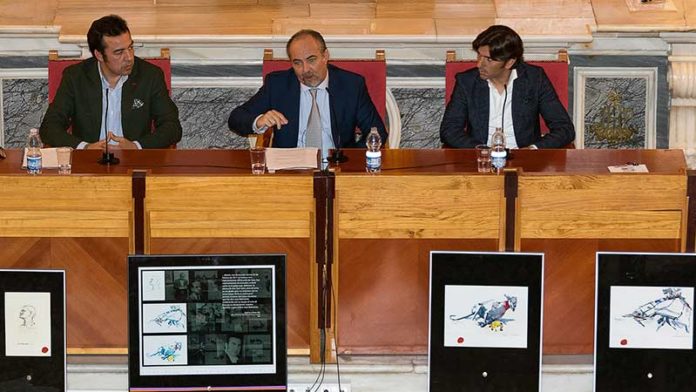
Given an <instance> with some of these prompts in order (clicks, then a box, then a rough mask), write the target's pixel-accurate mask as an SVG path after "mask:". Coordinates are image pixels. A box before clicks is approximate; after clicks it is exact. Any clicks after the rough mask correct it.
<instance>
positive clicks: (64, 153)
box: [56, 147, 72, 174]
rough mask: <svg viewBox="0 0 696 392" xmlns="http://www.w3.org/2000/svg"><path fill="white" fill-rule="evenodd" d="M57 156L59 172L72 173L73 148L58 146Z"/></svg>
mask: <svg viewBox="0 0 696 392" xmlns="http://www.w3.org/2000/svg"><path fill="white" fill-rule="evenodd" d="M56 156H57V157H58V174H70V172H71V171H72V148H70V147H58V148H56Z"/></svg>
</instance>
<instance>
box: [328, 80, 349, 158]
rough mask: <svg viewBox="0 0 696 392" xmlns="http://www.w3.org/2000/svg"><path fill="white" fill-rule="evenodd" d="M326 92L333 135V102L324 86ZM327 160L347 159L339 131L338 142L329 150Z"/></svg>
mask: <svg viewBox="0 0 696 392" xmlns="http://www.w3.org/2000/svg"><path fill="white" fill-rule="evenodd" d="M326 93H327V94H329V110H330V111H331V135H332V136H333V130H334V129H336V127H334V121H336V115H335V113H334V107H333V103H332V102H331V92H330V91H329V88H328V87H327V88H326ZM328 161H329V162H330V163H344V162H347V161H348V157H347V156H346V155H345V154H343V150H342V149H341V133H340V131H339V133H338V144H337V145H336V148H334V149H333V150H332V151H331V154H329V156H328Z"/></svg>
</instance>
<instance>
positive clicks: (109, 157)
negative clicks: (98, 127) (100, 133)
mask: <svg viewBox="0 0 696 392" xmlns="http://www.w3.org/2000/svg"><path fill="white" fill-rule="evenodd" d="M104 93H105V94H106V110H105V111H104V139H106V147H105V148H104V152H102V157H101V159H99V160H98V161H97V162H99V163H100V164H102V165H118V163H119V162H120V160H119V159H118V158H116V157H115V156H114V153H113V152H109V131H108V129H109V127H108V125H109V124H108V122H107V116H108V115H109V88H108V87H107V88H106V90H105V91H104Z"/></svg>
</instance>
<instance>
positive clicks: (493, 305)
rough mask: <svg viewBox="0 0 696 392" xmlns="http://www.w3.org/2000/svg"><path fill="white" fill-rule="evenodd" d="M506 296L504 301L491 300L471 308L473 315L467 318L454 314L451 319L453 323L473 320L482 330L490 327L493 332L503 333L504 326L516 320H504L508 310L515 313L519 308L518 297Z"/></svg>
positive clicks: (466, 316) (468, 315)
mask: <svg viewBox="0 0 696 392" xmlns="http://www.w3.org/2000/svg"><path fill="white" fill-rule="evenodd" d="M504 296H505V299H504V300H502V301H495V300H492V299H489V300H487V301H482V302H478V303H477V304H476V305H474V306H473V307H472V308H471V313H469V314H467V315H465V316H457V315H455V314H452V315H450V316H449V318H450V320H452V321H459V320H465V319H466V320H472V321H474V322H476V323H477V324H478V325H479V327H481V328H483V327H485V326H488V327H489V328H490V329H491V330H492V331H496V332H498V331H502V330H503V326H504V325H506V324H507V323H508V322H509V321H513V320H514V319H511V318H503V316H504V315H505V313H507V311H508V309H512V311H513V312H514V311H515V309H516V308H517V297H515V296H509V295H507V294H504Z"/></svg>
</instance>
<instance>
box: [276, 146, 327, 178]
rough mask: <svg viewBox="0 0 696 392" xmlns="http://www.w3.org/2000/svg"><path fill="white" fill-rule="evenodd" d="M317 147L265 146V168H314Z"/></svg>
mask: <svg viewBox="0 0 696 392" xmlns="http://www.w3.org/2000/svg"><path fill="white" fill-rule="evenodd" d="M318 151H319V149H317V148H267V149H266V168H268V172H269V173H273V172H275V171H276V170H297V169H316V168H317V167H318V165H317V162H318V161H317V153H318Z"/></svg>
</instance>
